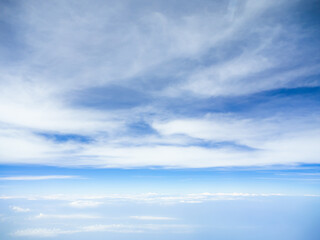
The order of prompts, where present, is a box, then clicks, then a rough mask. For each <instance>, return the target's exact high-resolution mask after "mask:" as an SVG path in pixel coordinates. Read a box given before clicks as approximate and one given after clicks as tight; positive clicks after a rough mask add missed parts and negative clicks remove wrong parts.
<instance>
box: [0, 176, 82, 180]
mask: <svg viewBox="0 0 320 240" xmlns="http://www.w3.org/2000/svg"><path fill="white" fill-rule="evenodd" d="M74 178H79V177H78V176H65V175H46V176H11V177H0V180H6V181H35V180H52V179H56V180H57V179H74Z"/></svg>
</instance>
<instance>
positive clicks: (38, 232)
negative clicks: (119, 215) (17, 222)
mask: <svg viewBox="0 0 320 240" xmlns="http://www.w3.org/2000/svg"><path fill="white" fill-rule="evenodd" d="M192 229H193V227H192V226H189V225H182V224H139V225H138V224H137V225H129V224H96V225H88V226H83V227H79V228H75V229H70V230H63V229H59V228H52V229H50V228H29V229H24V230H18V231H16V232H14V233H12V235H13V236H16V237H54V236H58V235H64V234H74V233H85V232H114V233H144V232H158V231H164V230H165V231H169V232H175V231H177V230H179V231H184V232H191V231H192Z"/></svg>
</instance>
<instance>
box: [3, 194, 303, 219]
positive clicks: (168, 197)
mask: <svg viewBox="0 0 320 240" xmlns="http://www.w3.org/2000/svg"><path fill="white" fill-rule="evenodd" d="M280 196H288V197H290V196H292V197H294V196H305V195H287V194H283V193H270V192H269V193H241V192H231V193H228V192H227V193H219V192H218V193H214V192H213V193H210V192H204V193H189V194H163V193H161V194H160V193H142V194H109V195H104V196H86V195H84V196H81V195H80V196H73V195H56V196H50V195H44V196H2V197H0V199H4V200H5V199H26V200H32V201H43V200H50V201H52V200H56V201H67V202H69V206H71V207H76V208H87V207H88V208H91V207H99V206H100V205H102V204H107V203H114V202H116V203H119V202H143V203H149V204H163V203H168V204H178V203H201V202H204V201H218V200H219V201H225V200H239V199H248V198H257V197H264V198H265V197H280ZM90 199H99V200H100V201H99V202H96V201H91V200H90ZM70 201H71V202H70ZM76 216H80V217H83V218H85V217H89V218H90V217H98V216H95V215H77V214H76V215H74V214H71V215H66V214H62V215H61V214H57V215H50V214H49V215H47V214H40V215H38V216H37V218H50V217H52V218H73V217H76ZM131 218H135V219H139V220H144V219H145V220H170V219H171V220H173V218H170V217H161V216H131ZM148 218H149V219H148Z"/></svg>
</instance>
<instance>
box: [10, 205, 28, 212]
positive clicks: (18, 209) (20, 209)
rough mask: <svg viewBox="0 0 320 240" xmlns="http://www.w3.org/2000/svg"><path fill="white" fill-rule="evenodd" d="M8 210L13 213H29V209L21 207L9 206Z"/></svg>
mask: <svg viewBox="0 0 320 240" xmlns="http://www.w3.org/2000/svg"><path fill="white" fill-rule="evenodd" d="M10 208H11V209H12V210H13V211H14V212H30V211H31V210H30V209H29V208H22V207H19V206H10Z"/></svg>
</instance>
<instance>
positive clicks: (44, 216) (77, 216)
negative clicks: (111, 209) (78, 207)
mask: <svg viewBox="0 0 320 240" xmlns="http://www.w3.org/2000/svg"><path fill="white" fill-rule="evenodd" d="M35 218H36V219H51V218H57V219H97V218H101V217H100V216H96V215H88V214H43V213H40V214H39V215H37V216H35Z"/></svg>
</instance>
